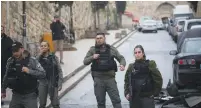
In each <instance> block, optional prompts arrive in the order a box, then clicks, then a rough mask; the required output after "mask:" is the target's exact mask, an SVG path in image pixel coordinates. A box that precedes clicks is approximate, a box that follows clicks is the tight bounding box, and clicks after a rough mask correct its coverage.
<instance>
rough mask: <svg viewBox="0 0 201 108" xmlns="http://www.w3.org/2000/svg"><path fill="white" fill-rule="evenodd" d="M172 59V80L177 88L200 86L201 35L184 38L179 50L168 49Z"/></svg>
mask: <svg viewBox="0 0 201 108" xmlns="http://www.w3.org/2000/svg"><path fill="white" fill-rule="evenodd" d="M170 55H176V56H175V58H174V59H173V82H174V84H176V85H177V88H179V89H180V88H189V89H195V88H197V87H199V86H201V37H197V38H186V39H185V40H184V42H183V44H182V46H181V50H180V51H177V50H173V51H170Z"/></svg>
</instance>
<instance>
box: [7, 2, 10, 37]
mask: <svg viewBox="0 0 201 108" xmlns="http://www.w3.org/2000/svg"><path fill="white" fill-rule="evenodd" d="M9 17H10V2H9V1H6V34H7V35H8V36H10V32H9V28H10V20H9Z"/></svg>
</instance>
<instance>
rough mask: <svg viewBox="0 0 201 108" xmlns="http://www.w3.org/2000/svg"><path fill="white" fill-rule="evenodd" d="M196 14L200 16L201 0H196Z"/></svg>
mask: <svg viewBox="0 0 201 108" xmlns="http://www.w3.org/2000/svg"><path fill="white" fill-rule="evenodd" d="M196 16H197V17H201V1H198V5H197V13H196Z"/></svg>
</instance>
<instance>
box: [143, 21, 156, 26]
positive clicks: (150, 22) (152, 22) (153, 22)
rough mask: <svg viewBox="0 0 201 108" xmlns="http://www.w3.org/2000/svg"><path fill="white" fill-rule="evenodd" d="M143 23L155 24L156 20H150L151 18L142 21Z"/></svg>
mask: <svg viewBox="0 0 201 108" xmlns="http://www.w3.org/2000/svg"><path fill="white" fill-rule="evenodd" d="M144 24H146V25H154V24H156V22H155V21H152V20H146V21H144Z"/></svg>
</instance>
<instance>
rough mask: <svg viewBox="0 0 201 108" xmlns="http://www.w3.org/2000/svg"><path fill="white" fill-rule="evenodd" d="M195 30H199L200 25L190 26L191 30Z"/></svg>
mask: <svg viewBox="0 0 201 108" xmlns="http://www.w3.org/2000/svg"><path fill="white" fill-rule="evenodd" d="M195 28H201V25H194V26H191V29H195Z"/></svg>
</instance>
